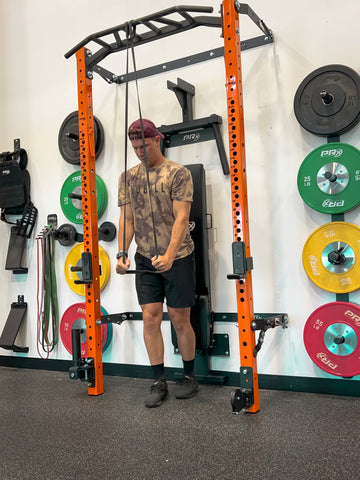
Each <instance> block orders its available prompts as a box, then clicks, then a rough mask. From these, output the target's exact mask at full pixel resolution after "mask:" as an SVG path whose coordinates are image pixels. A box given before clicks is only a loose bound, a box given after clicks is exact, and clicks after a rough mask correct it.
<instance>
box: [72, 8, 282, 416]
mask: <svg viewBox="0 0 360 480" xmlns="http://www.w3.org/2000/svg"><path fill="white" fill-rule="evenodd" d="M184 10H188V11H186V12H183V11H184ZM212 10H213V9H212V7H189V6H187V7H172V8H169V9H167V10H163V11H161V12H158V13H157V14H153V15H148V16H147V17H143V18H142V19H138V20H133V21H131V22H127V23H125V24H123V25H120V26H118V27H115V28H114V29H108V30H104V31H102V32H99V33H97V34H93V35H90V36H89V37H87V38H86V39H85V40H84V41H82V42H81V43H80V44H78V45H76V46H75V47H74V48H73V49H72V50H70V51H69V52H68V53H67V54H65V57H66V58H69V57H70V56H71V55H73V54H74V53H76V58H77V77H78V105H79V141H80V164H81V182H82V208H83V219H84V220H83V226H84V246H85V252H84V254H85V255H84V257H83V265H84V264H85V263H86V262H87V264H89V263H90V266H91V269H90V270H91V278H89V279H87V280H85V281H84V283H85V284H86V331H87V348H88V352H87V354H88V358H87V359H85V361H84V362H85V363H86V368H88V369H89V372H90V373H89V374H86V375H85V380H86V381H88V393H89V395H99V394H101V393H103V368H102V351H101V309H100V282H99V277H100V267H99V249H98V227H97V220H98V219H97V207H96V176H95V153H94V152H95V142H94V124H93V110H92V85H91V83H92V77H93V71H96V73H98V74H99V75H100V76H102V77H103V78H104V79H105V80H106V81H107V82H108V83H121V82H122V81H123V80H120V76H118V75H115V74H112V73H111V72H109V71H107V70H105V69H104V68H102V67H100V66H99V62H100V61H101V60H102V59H103V58H105V57H106V56H107V55H109V54H110V53H113V52H117V51H120V50H124V49H125V48H127V43H128V42H129V41H130V40H131V41H132V42H133V44H134V42H135V40H136V43H138V44H141V43H147V42H149V41H151V40H156V39H159V38H162V37H163V36H169V35H171V34H175V33H179V32H180V31H184V30H189V29H190V28H194V27H196V26H209V27H219V28H222V31H223V37H224V48H223V49H222V48H220V49H215V50H214V51H211V56H210V57H209V55H208V53H209V52H204V53H205V54H206V55H205V56H204V58H199V59H197V60H194V62H195V63H196V62H199V61H203V60H207V59H209V58H214V57H216V56H220V55H223V56H224V60H225V70H226V94H227V111H228V136H229V153H230V177H231V200H232V218H233V244H232V250H233V263H234V265H233V267H234V274H231V275H228V277H229V278H230V279H233V280H235V282H236V298H237V315H238V325H239V342H240V365H241V367H240V389H239V390H237V391H236V392H235V393H233V397H232V404H233V411H234V413H238V412H239V411H240V410H244V411H247V412H249V413H256V412H257V411H258V410H259V389H258V375H257V362H256V354H255V353H254V352H255V347H256V342H255V332H254V329H253V328H252V322H253V320H254V309H253V298H252V279H251V268H252V266H251V263H252V262H251V256H250V241H249V219H248V202H247V183H246V156H245V133H244V112H243V92H242V75H241V42H240V35H239V31H240V30H239V13H246V14H247V15H248V16H249V17H250V18H251V20H252V21H254V22H255V23H256V24H257V26H258V27H259V28H260V29H261V30H262V32H263V33H264V35H262V36H259V37H255V38H254V39H250V40H248V41H246V42H245V43H244V44H243V47H244V48H251V47H253V46H259V45H264V44H266V43H271V42H272V41H273V37H272V34H271V31H270V30H269V29H268V28H267V27H266V25H265V24H264V23H263V22H262V20H260V19H259V18H258V17H257V16H256V14H255V13H254V12H253V11H252V10H251V9H250V7H248V5H246V4H241V3H240V2H238V1H236V0H235V1H234V0H224V1H223V2H222V16H221V17H194V18H192V17H191V14H190V13H189V12H194V11H195V12H207V13H208V12H212ZM174 13H179V14H180V15H182V16H183V18H184V19H185V20H183V21H182V22H178V24H176V22H174V20H169V22H168V23H166V22H163V20H164V17H166V15H170V14H174ZM157 18H161V19H162V22H161V23H163V24H164V23H165V27H160V28H159V27H156V28H155V27H153V28H150V29H149V32H148V33H145V34H143V35H139V34H136V35H135V29H136V26H137V25H138V24H142V25H143V26H144V25H145V26H150V27H151V22H152V21H154V22H156V19H157ZM120 30H123V31H124V32H126V34H127V35H129V32H130V36H127V38H126V40H124V41H122V40H121V39H120V35H119V31H120ZM131 32H133V34H134V35H132V36H131ZM109 35H114V39H115V42H114V43H111V44H107V43H106V41H105V40H104V38H103V37H105V36H109ZM90 41H95V43H97V44H98V45H100V46H101V48H100V50H99V51H98V52H96V53H95V54H94V55H93V54H92V53H91V52H90V50H88V49H87V48H85V45H86V44H87V43H88V42H90ZM182 60H183V64H184V66H185V65H187V64H188V61H189V59H188V58H187V59H182ZM170 63H174V67H173V68H179V66H182V65H179V61H177V62H170ZM175 63H176V65H175ZM169 66H171V65H170V64H169V65H167V67H169ZM158 67H159V66H158ZM154 68H156V67H154ZM166 70H167V71H168V70H169V68H167V69H166ZM153 73H158V72H157V71H154V72H153ZM122 79H123V77H122ZM86 255H87V257H86ZM74 368H75V367H74ZM80 368H84V367H83V366H81V367H80ZM75 370H76V369H75ZM70 376H72V375H70ZM82 377H84V375H82ZM72 378H81V375H80V376H77V374H73V376H72ZM81 379H82V380H84V378H81Z"/></svg>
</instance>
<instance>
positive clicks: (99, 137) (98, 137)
mask: <svg viewBox="0 0 360 480" xmlns="http://www.w3.org/2000/svg"><path fill="white" fill-rule="evenodd" d="M94 142H95V159H96V158H97V157H98V156H99V155H100V153H101V151H102V149H103V147H104V129H103V126H102V124H101V122H100V120H99V119H98V118H96V117H95V116H94ZM58 145H59V150H60V153H61V156H62V157H63V159H64V160H65V161H66V162H68V163H71V164H72V165H80V143H79V118H78V112H77V111H75V112H72V113H70V115H68V116H67V117H66V118H65V120H64V121H63V123H62V125H61V127H60V130H59V135H58Z"/></svg>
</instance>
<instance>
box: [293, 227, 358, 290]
mask: <svg viewBox="0 0 360 480" xmlns="http://www.w3.org/2000/svg"><path fill="white" fill-rule="evenodd" d="M302 261H303V266H304V269H305V272H306V274H307V275H308V277H309V278H310V280H312V282H314V283H315V285H317V286H318V287H320V288H322V289H323V290H326V291H327V292H332V293H348V292H353V291H354V290H357V289H358V288H360V228H359V227H358V226H357V225H353V224H352V223H347V222H331V223H327V224H325V225H322V226H321V227H319V228H318V229H316V230H315V231H314V232H313V233H312V234H311V235H310V237H309V238H308V239H307V241H306V243H305V245H304V248H303V253H302Z"/></svg>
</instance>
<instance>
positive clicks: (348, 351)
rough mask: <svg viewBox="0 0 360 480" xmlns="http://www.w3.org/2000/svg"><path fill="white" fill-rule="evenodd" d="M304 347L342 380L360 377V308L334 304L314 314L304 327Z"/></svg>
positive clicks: (313, 357)
mask: <svg viewBox="0 0 360 480" xmlns="http://www.w3.org/2000/svg"><path fill="white" fill-rule="evenodd" d="M304 344H305V348H306V351H307V353H308V355H309V357H310V358H311V360H312V361H313V362H314V363H315V364H316V365H317V366H318V367H320V368H321V369H322V370H324V371H325V372H327V373H331V374H332V375H337V376H339V377H353V376H355V375H359V374H360V307H359V306H358V305H355V304H354V303H349V302H332V303H328V304H326V305H322V306H321V307H319V308H317V309H316V310H314V312H313V313H312V314H311V315H310V317H309V318H308V320H307V321H306V324H305V327H304Z"/></svg>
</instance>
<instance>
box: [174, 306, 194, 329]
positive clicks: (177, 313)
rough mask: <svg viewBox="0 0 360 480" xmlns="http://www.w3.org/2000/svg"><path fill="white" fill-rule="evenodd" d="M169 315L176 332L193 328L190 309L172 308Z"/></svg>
mask: <svg viewBox="0 0 360 480" xmlns="http://www.w3.org/2000/svg"><path fill="white" fill-rule="evenodd" d="M168 313H169V317H170V320H171V323H172V324H173V327H174V328H175V331H176V332H181V331H184V330H186V329H187V328H191V323H190V308H170V307H168Z"/></svg>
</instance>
